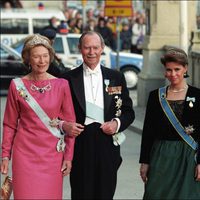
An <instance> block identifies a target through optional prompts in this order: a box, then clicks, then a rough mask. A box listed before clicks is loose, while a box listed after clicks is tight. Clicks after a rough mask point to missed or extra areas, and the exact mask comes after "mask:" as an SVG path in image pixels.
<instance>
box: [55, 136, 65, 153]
mask: <svg viewBox="0 0 200 200" xmlns="http://www.w3.org/2000/svg"><path fill="white" fill-rule="evenodd" d="M65 146H66V144H65V141H64V138H60V139H59V140H58V143H57V146H56V149H57V151H58V152H62V151H64V150H65Z"/></svg>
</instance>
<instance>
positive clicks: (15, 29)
mask: <svg viewBox="0 0 200 200" xmlns="http://www.w3.org/2000/svg"><path fill="white" fill-rule="evenodd" d="M1 34H28V19H1Z"/></svg>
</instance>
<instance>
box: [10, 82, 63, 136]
mask: <svg viewBox="0 0 200 200" xmlns="http://www.w3.org/2000/svg"><path fill="white" fill-rule="evenodd" d="M13 80H14V83H15V85H16V89H17V90H18V91H19V92H20V91H22V92H23V93H25V94H26V98H24V99H25V100H26V102H27V103H28V105H29V106H30V107H31V108H32V110H33V111H34V112H35V114H36V115H37V116H38V118H39V119H40V120H41V121H42V122H43V123H44V125H45V126H46V128H47V129H48V130H49V131H50V132H51V133H52V135H54V136H56V137H57V138H63V137H64V136H63V135H61V133H60V131H59V130H58V129H57V128H56V127H52V126H50V121H51V119H50V118H49V116H48V115H47V114H46V113H45V111H44V110H43V109H42V108H41V107H40V105H39V104H38V103H37V101H36V100H35V99H34V98H33V97H32V96H31V94H30V93H29V91H28V90H27V89H26V87H25V85H24V83H23V81H22V80H21V78H15V79H13Z"/></svg>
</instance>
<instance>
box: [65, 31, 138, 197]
mask: <svg viewBox="0 0 200 200" xmlns="http://www.w3.org/2000/svg"><path fill="white" fill-rule="evenodd" d="M79 49H80V52H81V54H82V57H83V64H82V65H81V66H79V67H78V68H76V69H74V70H72V71H69V72H67V73H66V74H64V78H66V79H68V81H69V83H70V88H71V93H72V98H73V103H74V108H75V113H76V121H77V128H79V130H80V132H76V136H77V137H76V142H75V149H74V159H73V164H72V171H71V174H70V184H71V197H72V199H113V196H114V193H115V189H116V183H117V170H118V168H119V166H120V164H121V162H122V159H121V156H120V145H118V144H117V143H120V140H121V139H120V137H119V138H118V139H119V141H118V140H117V141H115V140H113V139H114V138H115V139H116V136H118V134H119V133H120V132H122V131H124V130H125V129H126V128H127V127H128V126H129V125H130V124H131V123H132V122H133V120H134V118H135V114H134V110H133V108H132V100H131V98H130V97H129V92H128V89H127V87H126V81H125V78H124V75H123V74H122V73H120V72H118V71H114V70H112V69H108V68H105V67H103V66H102V65H101V64H100V57H101V54H102V52H103V49H104V40H103V38H102V36H101V35H100V34H99V33H97V32H92V31H90V32H85V33H83V34H82V36H81V37H80V41H79ZM63 129H64V130H65V123H64V124H63ZM113 141H115V144H114V142H113Z"/></svg>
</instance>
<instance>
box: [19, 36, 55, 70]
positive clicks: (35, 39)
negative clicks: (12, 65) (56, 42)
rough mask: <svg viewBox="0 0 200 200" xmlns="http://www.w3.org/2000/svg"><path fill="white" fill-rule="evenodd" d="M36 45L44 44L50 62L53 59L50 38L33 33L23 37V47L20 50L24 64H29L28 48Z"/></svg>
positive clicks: (53, 52)
mask: <svg viewBox="0 0 200 200" xmlns="http://www.w3.org/2000/svg"><path fill="white" fill-rule="evenodd" d="M36 46H44V47H45V48H47V49H48V51H49V56H50V62H52V61H53V59H54V55H55V51H54V49H53V48H52V46H51V42H50V40H49V39H48V38H47V37H45V36H42V35H39V34H34V35H30V36H28V37H26V38H25V42H24V47H23V50H22V60H23V63H24V64H25V65H27V66H28V65H29V62H30V50H31V49H33V48H34V47H36Z"/></svg>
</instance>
